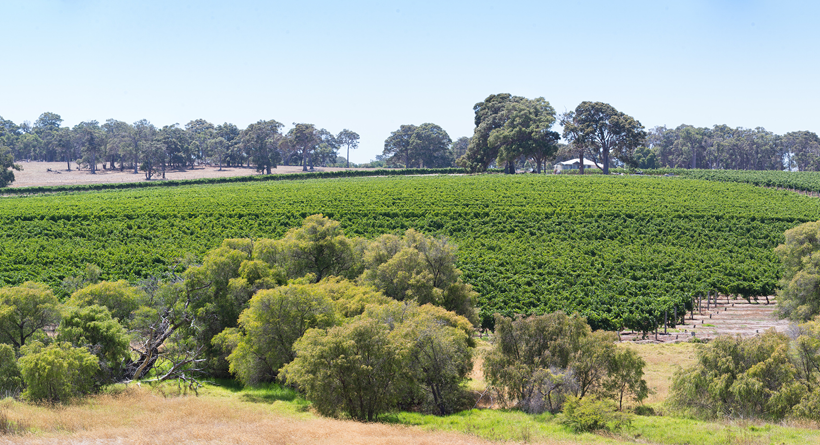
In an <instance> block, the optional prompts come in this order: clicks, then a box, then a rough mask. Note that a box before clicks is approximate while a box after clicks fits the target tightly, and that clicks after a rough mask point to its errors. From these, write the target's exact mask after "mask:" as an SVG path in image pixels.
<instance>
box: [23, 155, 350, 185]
mask: <svg viewBox="0 0 820 445" xmlns="http://www.w3.org/2000/svg"><path fill="white" fill-rule="evenodd" d="M17 164H18V165H20V166H21V167H23V170H22V171H15V172H14V178H15V179H14V182H13V183H12V184H11V186H10V187H31V186H53V185H76V184H98V183H117V182H143V181H145V180H146V179H145V174H144V173H143V172H139V173H137V174H134V171H133V170H125V171H119V170H103V169H99V170H97V173H95V174H91V171H90V170H77V164H71V171H68V169H67V166H66V163H65V162H26V161H20V162H18V163H17ZM338 170H345V169H343V168H333V167H316V168H314V170H313V171H315V172H328V171H338ZM351 170H353V169H351ZM301 172H302V167H298V166H284V165H280V166H279V167H278V168H275V169H273V174H288V173H301ZM258 174H259V173H257V172H256V169H255V168H254V167H250V168H247V167H222V170H221V171H220V170H219V168H217V167H208V166H198V167H195V168H189V169H186V170H168V171H166V172H165V178H166V179H199V178H222V177H232V176H249V175H258ZM151 180H152V181H157V180H159V179H156V177H154V178H153V179H151Z"/></svg>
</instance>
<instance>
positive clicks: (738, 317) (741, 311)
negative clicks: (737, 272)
mask: <svg viewBox="0 0 820 445" xmlns="http://www.w3.org/2000/svg"><path fill="white" fill-rule="evenodd" d="M776 302H777V301H776V300H775V299H774V297H769V302H768V304H767V303H766V300H765V298H761V299H760V300H759V301H752V302H751V303H749V302H747V301H746V300H744V299H741V298H734V297H730V296H725V295H721V296H719V297H718V302H717V304H714V303H711V304H709V307H708V308H707V306H706V301H705V300H704V301H703V302H702V304H701V306H702V308H701V310H700V311H697V310H695V314H694V317H693V316H692V314H691V313H687V316H686V322H685V323H684V324H679V325H677V326H676V327H675V329H672V328H667V330H666V333H664V329H663V325H661V326H660V327H659V328H658V335H657V339H656V337H655V334H654V333H653V334H650V335H649V339H648V340H642V339H641V334H640V333H634V332H630V331H624V332H621V339H622V340H624V341H635V342H639V343H640V342H651V343H663V342H681V341H689V340H691V339H692V338H698V339H701V340H711V339H713V338H715V337H717V336H718V335H732V336H735V335H740V336H741V337H750V336H754V335H758V334H762V333H763V332H765V331H767V330H769V329H774V330H776V331H778V332H785V331H786V330H787V329H788V328H789V325H790V322H789V321H788V320H781V319H778V318H777V316H776V315H775V306H776Z"/></svg>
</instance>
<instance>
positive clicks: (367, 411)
mask: <svg viewBox="0 0 820 445" xmlns="http://www.w3.org/2000/svg"><path fill="white" fill-rule="evenodd" d="M294 348H295V349H296V353H297V356H296V359H295V360H294V361H292V362H291V363H289V364H288V365H286V366H285V368H284V369H283V372H284V373H285V375H286V376H287V381H288V382H289V383H291V384H297V385H299V387H301V388H302V389H303V390H304V392H305V395H306V397H307V399H308V400H310V401H311V402H313V406H314V407H315V408H316V410H317V411H319V413H321V414H323V415H329V416H338V415H339V414H340V413H345V414H347V415H349V416H350V417H351V418H353V419H356V420H366V421H374V420H376V418H378V417H379V416H380V415H381V414H383V413H385V412H387V411H390V410H392V409H394V407H395V406H396V402H397V398H398V396H399V393H400V391H399V390H398V389H399V388H400V387H401V386H402V385H401V382H400V381H401V380H404V379H407V378H408V372H407V370H406V369H405V367H404V366H403V364H404V359H405V356H406V354H407V353H408V351H407V350H406V349H402V348H401V347H400V346H399V345H396V343H395V342H393V341H391V340H390V331H389V329H388V326H387V325H385V324H384V323H381V322H379V321H377V320H373V319H371V318H366V317H361V316H360V317H357V318H356V319H354V320H353V321H351V322H350V323H347V324H345V325H343V326H336V327H334V328H331V329H329V330H327V331H323V330H321V329H311V330H309V331H308V332H307V333H306V334H305V335H304V336H303V337H302V338H301V339H299V341H297V342H296V344H295V345H294Z"/></svg>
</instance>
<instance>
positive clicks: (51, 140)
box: [32, 112, 63, 162]
mask: <svg viewBox="0 0 820 445" xmlns="http://www.w3.org/2000/svg"><path fill="white" fill-rule="evenodd" d="M62 122H63V118H62V117H60V115H59V114H57V113H51V112H45V113H43V114H41V115H40V117H38V118H37V120H36V121H34V126H33V128H32V131H33V133H34V134H36V135H37V137H39V138H40V144H39V146H38V147H37V148H38V150H36V153H37V159H40V160H43V161H47V162H51V161H54V160H55V159H56V158H57V140H56V136H57V133H58V132H59V131H60V124H61V123H62Z"/></svg>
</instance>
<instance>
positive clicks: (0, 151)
mask: <svg viewBox="0 0 820 445" xmlns="http://www.w3.org/2000/svg"><path fill="white" fill-rule="evenodd" d="M12 170H22V167H20V166H19V165H17V164H15V163H14V155H13V154H12V153H11V150H10V149H9V148H8V147H5V146H3V145H0V188H2V187H5V186H7V185H9V184H11V183H12V182H14V172H13V171H12Z"/></svg>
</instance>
